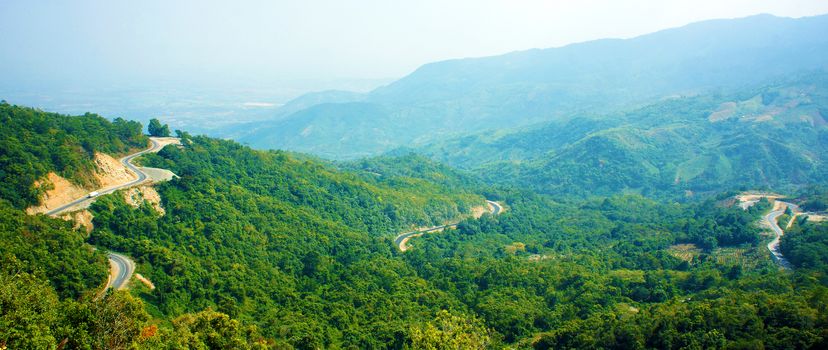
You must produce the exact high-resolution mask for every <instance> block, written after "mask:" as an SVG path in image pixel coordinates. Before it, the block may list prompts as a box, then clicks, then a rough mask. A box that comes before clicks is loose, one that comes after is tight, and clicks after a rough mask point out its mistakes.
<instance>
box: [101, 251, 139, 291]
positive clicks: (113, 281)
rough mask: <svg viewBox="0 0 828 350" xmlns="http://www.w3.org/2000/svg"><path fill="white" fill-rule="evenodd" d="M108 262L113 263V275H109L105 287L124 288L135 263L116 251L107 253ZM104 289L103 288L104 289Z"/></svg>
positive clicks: (133, 271)
mask: <svg viewBox="0 0 828 350" xmlns="http://www.w3.org/2000/svg"><path fill="white" fill-rule="evenodd" d="M109 263H110V264H111V265H114V269H113V270H115V272H116V273H115V276H112V277H110V279H109V283H108V284H107V285H106V289H109V288H113V289H116V290H117V289H124V288H125V287H126V284H127V282H129V279H130V278H132V274H133V273H135V263H134V262H132V260H130V259H129V258H127V257H126V256H123V255H121V254H118V253H112V252H110V253H109ZM106 289H105V290H106Z"/></svg>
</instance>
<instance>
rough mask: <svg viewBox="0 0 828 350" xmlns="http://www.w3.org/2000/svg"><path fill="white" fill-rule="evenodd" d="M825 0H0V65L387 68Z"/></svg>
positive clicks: (247, 70) (784, 12)
mask: <svg viewBox="0 0 828 350" xmlns="http://www.w3.org/2000/svg"><path fill="white" fill-rule="evenodd" d="M758 13H771V14H775V15H779V16H788V17H801V16H810V15H817V14H823V13H828V1H825V0H802V1H799V0H785V1H780V0H735V1H734V0H727V1H725V0H714V1H708V0H691V1H684V0H681V1H665V0H658V1H644V0H633V1H616V0H602V1H599V0H592V1H589V0H587V1H535V0H511V1H492V0H459V1H449V0H416V1H414V0H412V1H390V0H347V1H346V0H336V1H333V0H332V1H325V0H303V1H240V0H235V1H205V0H199V1H173V0H160V1H159V0H142V1H117V0H100V1H91V0H73V1H49V0H42V1H32V0H19V1H18V0H0V74H2V75H3V76H4V77H12V78H17V79H22V80H26V79H48V80H57V81H61V80H64V81H66V82H80V81H86V80H93V81H94V80H102V81H106V80H117V79H136V80H143V79H147V80H152V79H181V80H199V79H203V80H205V81H211V80H215V81H220V80H222V79H241V80H243V79H252V78H256V79H261V80H267V79H285V78H313V79H339V78H390V77H400V76H403V75H405V74H408V73H410V72H411V71H413V70H414V69H416V68H417V67H418V66H420V65H421V64H424V63H427V62H432V61H437V60H444V59H449V58H459V57H471V56H485V55H494V54H500V53H505V52H509V51H514V50H523V49H529V48H535V47H554V46H561V45H565V44H568V43H572V42H578V41H585V40H590V39H597V38H605V37H622V38H623V37H632V36H636V35H639V34H644V33H648V32H652V31H656V30H659V29H664V28H669V27H675V26H681V25H684V24H687V23H690V22H694V21H699V20H704V19H712V18H730V17H743V16H748V15H752V14H758Z"/></svg>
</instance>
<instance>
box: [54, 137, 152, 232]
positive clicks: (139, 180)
mask: <svg viewBox="0 0 828 350" xmlns="http://www.w3.org/2000/svg"><path fill="white" fill-rule="evenodd" d="M150 142H151V143H152V145H151V146H150V148H147V149H145V150H143V151H140V152H137V153H133V154H130V155H128V156H126V157H123V158H121V160H120V161H121V164H123V165H124V166H125V167H126V168H127V169H129V170H130V171H132V172H133V173H135V174H136V175H138V178H137V179H135V180H133V181H130V182H128V183H125V184H122V185H118V186H114V187H110V188H104V189H100V190H98V191H97V192H98V195H97V196H95V197H98V196H102V195H105V194H109V193H112V192H115V191H117V190H120V189H124V188H128V187H132V186H135V185H138V184H140V183H142V182H144V181H145V180H146V179H147V177H148V176H147V174H146V173H144V172H143V171H141V169H138V167H136V166H135V165H132V160H133V159H135V158H136V157H139V156H141V155H143V154H146V153H149V152H157V151H160V150H161V148H163V146H162V145H161V143H159V142H158V141H157V140H155V139H153V138H150ZM95 197H92V198H90V197H89V196H88V195H86V196H83V197H81V198H78V199H75V200H73V201H71V202H69V203H68V204H65V205H63V206H60V207H58V208H55V209H52V210H50V211H47V212H46V215H51V216H57V215H60V214H62V213H64V212H66V211H67V210H68V209H70V208H72V207H74V206H76V205H78V204H81V203H83V202H86V201H90V202H92V201H94V200H95Z"/></svg>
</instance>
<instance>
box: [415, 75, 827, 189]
mask: <svg viewBox="0 0 828 350" xmlns="http://www.w3.org/2000/svg"><path fill="white" fill-rule="evenodd" d="M416 151H417V152H419V153H424V154H425V155H427V156H430V157H431V158H434V159H437V160H441V161H443V162H446V163H448V164H450V165H453V166H456V167H460V168H465V169H467V170H472V171H474V172H475V173H478V174H480V175H482V176H483V177H484V178H486V179H487V180H489V181H490V182H495V183H498V182H499V183H511V184H515V185H518V186H520V187H524V188H532V189H533V190H535V191H537V192H544V193H550V194H557V195H560V194H569V195H576V196H589V195H606V194H612V193H618V192H625V191H634V192H641V193H644V194H646V195H656V196H658V195H665V194H666V195H670V196H674V197H675V196H683V195H693V194H696V193H698V192H709V193H716V192H718V191H726V190H736V189H739V188H743V189H751V188H769V189H777V190H782V189H786V190H795V189H796V188H797V187H799V186H804V185H808V184H817V183H825V181H827V180H828V157H826V155H828V73H825V72H812V73H810V74H807V75H799V76H793V77H789V78H786V79H783V80H780V81H777V82H775V83H773V84H769V85H764V86H760V87H754V88H743V89H739V90H738V91H737V92H734V93H727V94H719V93H711V94H704V95H698V96H693V97H678V98H671V99H666V100H663V101H659V102H656V103H653V104H651V105H648V106H645V107H642V108H639V109H635V110H632V111H628V112H618V113H612V114H608V115H606V116H601V117H597V118H575V119H571V120H567V121H554V122H549V123H546V124H541V125H536V126H532V127H526V128H522V129H518V130H512V131H495V132H482V133H478V134H475V135H469V136H464V137H459V138H453V139H449V140H444V141H441V142H435V143H434V144H431V145H428V146H425V147H421V148H418V149H417V150H416Z"/></svg>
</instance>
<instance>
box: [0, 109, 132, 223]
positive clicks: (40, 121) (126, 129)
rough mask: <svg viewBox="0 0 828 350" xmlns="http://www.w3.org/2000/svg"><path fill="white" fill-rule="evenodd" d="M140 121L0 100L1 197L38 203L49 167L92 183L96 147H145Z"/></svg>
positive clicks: (116, 149) (103, 149)
mask: <svg viewBox="0 0 828 350" xmlns="http://www.w3.org/2000/svg"><path fill="white" fill-rule="evenodd" d="M147 142H148V140H147V138H146V136H144V135H143V134H142V130H141V124H140V123H138V122H134V121H126V120H123V119H120V118H116V119H115V120H114V121H109V120H107V119H105V118H103V117H101V116H98V115H95V114H90V113H87V114H85V115H82V116H66V115H61V114H57V113H47V112H43V111H39V110H36V109H33V108H26V107H19V106H13V105H10V104H8V103H6V102H5V101H2V102H0V198H3V199H5V200H7V201H9V202H11V204H12V205H13V206H15V207H17V208H25V207H28V206H32V205H37V204H38V202H39V200H40V196H41V195H42V194H43V193H44V192H45V191H46V189H47V188H46V187H45V186H48V184H43V185H42V186H35V185H34V184H35V181H37V180H42V179H43V178H44V177H45V176H46V174H48V173H49V172H55V173H57V174H58V175H60V176H61V177H63V178H66V179H68V180H69V181H71V182H73V183H75V184H78V185H82V186H88V185H97V183H95V181H96V180H95V178H94V177H93V176H92V174H93V172H94V171H95V163H94V155H95V152H102V153H107V154H110V155H117V154H122V153H126V152H127V151H129V150H131V149H135V148H144V147H146V145H147Z"/></svg>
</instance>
